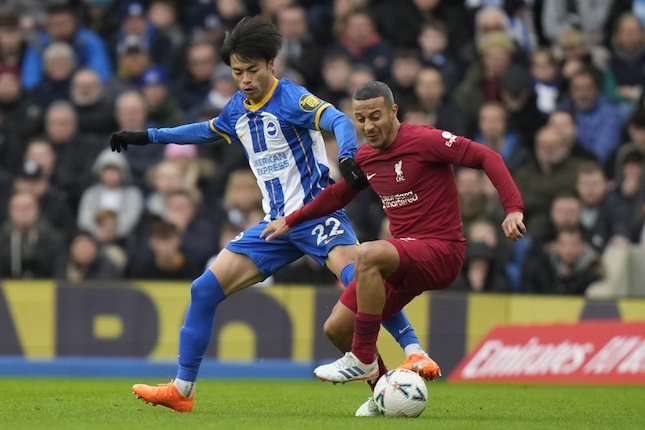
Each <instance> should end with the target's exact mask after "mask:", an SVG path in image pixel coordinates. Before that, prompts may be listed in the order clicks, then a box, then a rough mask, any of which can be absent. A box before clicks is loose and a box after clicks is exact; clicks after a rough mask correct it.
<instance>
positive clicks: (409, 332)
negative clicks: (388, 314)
mask: <svg viewBox="0 0 645 430" xmlns="http://www.w3.org/2000/svg"><path fill="white" fill-rule="evenodd" d="M381 325H382V326H383V327H385V329H386V330H387V331H388V332H390V334H391V335H392V337H393V338H394V339H395V340H396V341H397V342H398V343H399V345H401V348H403V349H405V347H406V346H408V345H412V344H414V343H416V344H419V345H420V344H421V342H419V338H418V337H417V334H416V333H415V332H414V328H412V324H410V320H409V319H408V317H407V316H406V315H405V312H403V311H399V312H398V313H396V314H394V316H393V317H392V318H390V319H389V320H387V321H383V322H381Z"/></svg>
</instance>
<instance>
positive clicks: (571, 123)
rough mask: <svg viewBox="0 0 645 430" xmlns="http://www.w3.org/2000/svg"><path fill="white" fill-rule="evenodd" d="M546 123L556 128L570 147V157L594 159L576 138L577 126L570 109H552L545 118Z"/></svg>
mask: <svg viewBox="0 0 645 430" xmlns="http://www.w3.org/2000/svg"><path fill="white" fill-rule="evenodd" d="M547 125H548V126H549V127H555V128H556V129H558V131H559V132H560V134H561V135H562V138H563V139H564V141H565V142H566V144H567V146H568V147H569V148H571V156H572V157H574V158H581V159H585V160H593V161H596V157H595V155H594V154H592V153H591V152H589V151H587V150H586V149H585V148H583V147H582V145H581V144H580V141H579V140H578V126H577V125H576V119H575V118H574V116H573V113H571V111H568V110H566V109H556V110H554V111H553V112H551V114H550V115H549V118H548V119H547Z"/></svg>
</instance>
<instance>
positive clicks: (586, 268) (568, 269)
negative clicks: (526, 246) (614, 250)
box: [523, 228, 604, 295]
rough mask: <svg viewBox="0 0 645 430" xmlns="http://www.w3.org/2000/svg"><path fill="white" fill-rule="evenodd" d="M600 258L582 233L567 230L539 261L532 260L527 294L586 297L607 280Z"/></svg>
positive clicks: (525, 284)
mask: <svg viewBox="0 0 645 430" xmlns="http://www.w3.org/2000/svg"><path fill="white" fill-rule="evenodd" d="M603 272H604V271H603V267H602V263H601V261H600V257H599V256H598V254H597V253H596V251H594V250H593V248H592V247H591V246H590V245H589V244H587V243H585V241H584V239H583V237H582V232H581V231H580V230H579V229H576V228H571V229H563V230H560V231H559V232H558V234H557V236H556V239H555V241H553V242H551V243H549V244H548V245H546V246H545V247H544V249H543V250H542V252H541V253H540V255H539V257H538V258H536V259H534V260H533V259H532V260H528V262H527V265H526V270H525V274H524V278H523V291H524V292H528V293H541V294H578V295H579V294H584V292H585V290H586V289H587V287H588V286H589V285H590V284H591V283H592V282H594V281H597V280H598V279H600V278H601V277H602V276H603Z"/></svg>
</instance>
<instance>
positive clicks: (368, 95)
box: [354, 81, 394, 106]
mask: <svg viewBox="0 0 645 430" xmlns="http://www.w3.org/2000/svg"><path fill="white" fill-rule="evenodd" d="M378 97H383V98H384V99H385V104H386V105H387V106H392V105H393V104H394V95H393V94H392V90H391V89H390V87H388V86H387V85H386V84H384V83H383V82H380V81H370V82H365V83H364V84H363V85H361V86H360V87H358V89H357V90H356V92H355V93H354V100H370V99H375V98H378Z"/></svg>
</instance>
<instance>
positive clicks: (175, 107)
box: [140, 66, 186, 127]
mask: <svg viewBox="0 0 645 430" xmlns="http://www.w3.org/2000/svg"><path fill="white" fill-rule="evenodd" d="M140 84H141V93H142V94H143V99H144V100H145V102H146V106H147V108H148V125H149V126H151V127H174V126H176V125H179V124H183V123H184V122H185V120H186V118H185V116H184V113H183V111H182V110H181V107H180V106H179V103H178V102H177V100H176V99H175V97H173V95H172V94H170V92H169V88H168V85H169V80H168V72H167V71H166V69H164V68H163V67H160V66H152V67H149V68H148V69H146V71H145V72H143V75H141V83H140Z"/></svg>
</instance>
